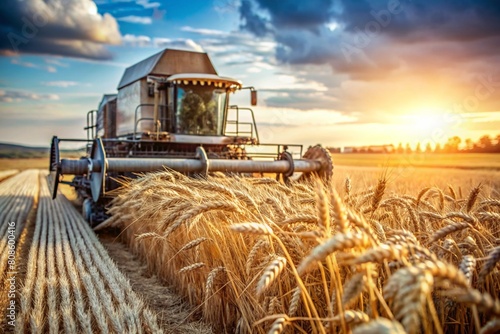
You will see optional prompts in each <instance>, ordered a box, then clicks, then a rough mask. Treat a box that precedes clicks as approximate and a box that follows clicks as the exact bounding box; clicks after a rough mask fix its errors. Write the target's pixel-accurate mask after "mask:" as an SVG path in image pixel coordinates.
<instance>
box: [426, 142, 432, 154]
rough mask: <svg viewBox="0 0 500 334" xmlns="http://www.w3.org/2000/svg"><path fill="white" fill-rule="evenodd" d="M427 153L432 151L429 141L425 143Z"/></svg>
mask: <svg viewBox="0 0 500 334" xmlns="http://www.w3.org/2000/svg"><path fill="white" fill-rule="evenodd" d="M425 153H432V146H431V143H427V145H425Z"/></svg>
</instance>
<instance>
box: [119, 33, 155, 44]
mask: <svg viewBox="0 0 500 334" xmlns="http://www.w3.org/2000/svg"><path fill="white" fill-rule="evenodd" d="M123 43H125V44H128V45H132V46H149V45H151V38H150V37H148V36H144V35H131V34H126V35H125V36H123Z"/></svg>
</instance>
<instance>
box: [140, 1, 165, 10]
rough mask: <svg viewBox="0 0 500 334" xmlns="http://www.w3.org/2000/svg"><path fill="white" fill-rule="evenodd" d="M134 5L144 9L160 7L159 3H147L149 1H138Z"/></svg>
mask: <svg viewBox="0 0 500 334" xmlns="http://www.w3.org/2000/svg"><path fill="white" fill-rule="evenodd" d="M136 3H137V4H138V5H141V6H142V7H144V8H158V7H160V5H161V4H160V3H159V2H149V0H138V1H136Z"/></svg>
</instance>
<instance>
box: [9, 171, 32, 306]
mask: <svg viewBox="0 0 500 334" xmlns="http://www.w3.org/2000/svg"><path fill="white" fill-rule="evenodd" d="M37 194H38V171H37V170H27V171H24V172H22V173H20V174H17V175H15V176H13V177H11V178H10V179H7V180H5V181H3V182H2V183H0V236H1V239H0V280H1V281H0V287H2V289H4V283H5V279H6V278H7V273H8V272H15V271H16V267H15V265H13V266H12V268H11V267H10V266H9V261H11V264H12V263H13V262H12V261H13V260H15V255H16V250H15V246H16V243H17V241H18V240H19V236H20V235H21V233H22V231H23V229H24V225H25V221H26V218H27V216H28V214H29V212H30V210H31V208H32V206H33V203H34V200H35V196H36V195H37ZM2 292H4V291H3V290H2ZM6 294H7V292H5V293H2V297H4V295H6Z"/></svg>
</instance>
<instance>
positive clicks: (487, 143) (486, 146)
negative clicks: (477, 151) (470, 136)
mask: <svg viewBox="0 0 500 334" xmlns="http://www.w3.org/2000/svg"><path fill="white" fill-rule="evenodd" d="M492 145H493V144H492V142H491V137H490V136H488V135H485V136H482V137H481V138H479V147H481V148H482V149H483V150H484V151H489V150H490V149H491V146H492Z"/></svg>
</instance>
